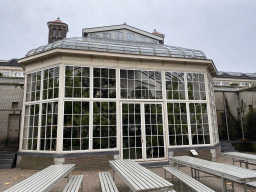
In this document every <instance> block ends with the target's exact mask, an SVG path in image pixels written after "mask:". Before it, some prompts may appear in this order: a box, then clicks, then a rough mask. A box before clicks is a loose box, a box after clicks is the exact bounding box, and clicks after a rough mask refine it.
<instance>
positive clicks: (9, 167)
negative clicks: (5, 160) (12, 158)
mask: <svg viewBox="0 0 256 192" xmlns="http://www.w3.org/2000/svg"><path fill="white" fill-rule="evenodd" d="M11 168H12V164H5V165H0V169H11Z"/></svg>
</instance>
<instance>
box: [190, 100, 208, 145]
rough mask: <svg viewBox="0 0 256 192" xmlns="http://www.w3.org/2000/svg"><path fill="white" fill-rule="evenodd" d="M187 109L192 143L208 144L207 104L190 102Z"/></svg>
mask: <svg viewBox="0 0 256 192" xmlns="http://www.w3.org/2000/svg"><path fill="white" fill-rule="evenodd" d="M189 111H190V124H191V139H192V144H193V145H199V144H210V136H209V124H208V114H207V104H206V103H190V104H189Z"/></svg>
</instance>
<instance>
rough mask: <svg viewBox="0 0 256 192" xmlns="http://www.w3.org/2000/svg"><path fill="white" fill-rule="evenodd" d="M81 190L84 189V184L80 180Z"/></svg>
mask: <svg viewBox="0 0 256 192" xmlns="http://www.w3.org/2000/svg"><path fill="white" fill-rule="evenodd" d="M83 189H84V182H83V180H82V183H81V192H83Z"/></svg>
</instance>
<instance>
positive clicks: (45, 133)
mask: <svg viewBox="0 0 256 192" xmlns="http://www.w3.org/2000/svg"><path fill="white" fill-rule="evenodd" d="M57 124H58V102H49V103H43V104H42V119H41V140H40V150H43V151H56V139H57Z"/></svg>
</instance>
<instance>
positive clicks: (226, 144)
mask: <svg viewBox="0 0 256 192" xmlns="http://www.w3.org/2000/svg"><path fill="white" fill-rule="evenodd" d="M220 146H223V147H224V146H232V144H231V143H221V144H220Z"/></svg>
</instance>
